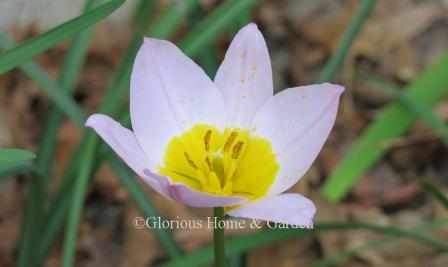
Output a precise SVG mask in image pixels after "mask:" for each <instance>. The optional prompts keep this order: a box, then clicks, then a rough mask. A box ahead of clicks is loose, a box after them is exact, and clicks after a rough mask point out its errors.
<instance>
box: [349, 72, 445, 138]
mask: <svg viewBox="0 0 448 267" xmlns="http://www.w3.org/2000/svg"><path fill="white" fill-rule="evenodd" d="M356 78H359V79H360V80H362V81H364V82H367V83H370V84H372V85H376V86H378V87H379V88H381V89H382V90H384V91H386V92H388V93H390V94H392V95H393V96H394V97H396V98H397V99H398V100H400V101H401V103H402V104H403V105H406V106H407V107H408V108H409V109H410V110H411V111H412V112H414V113H415V115H417V116H418V117H420V119H422V120H423V121H424V122H426V123H427V124H428V125H429V127H431V128H432V129H433V130H434V131H435V132H440V133H441V139H442V141H443V142H444V143H445V144H446V145H448V127H447V125H446V124H445V123H444V122H443V121H442V120H441V119H439V118H437V117H436V116H434V115H433V114H432V112H431V110H430V109H429V108H428V107H427V106H426V105H425V104H423V103H422V102H420V101H419V100H418V99H415V98H413V97H411V96H410V95H408V94H405V93H404V91H403V90H401V89H400V88H399V87H398V86H396V85H394V84H393V83H390V82H388V81H385V80H383V79H380V78H378V77H375V76H373V75H369V74H366V73H357V74H356Z"/></svg>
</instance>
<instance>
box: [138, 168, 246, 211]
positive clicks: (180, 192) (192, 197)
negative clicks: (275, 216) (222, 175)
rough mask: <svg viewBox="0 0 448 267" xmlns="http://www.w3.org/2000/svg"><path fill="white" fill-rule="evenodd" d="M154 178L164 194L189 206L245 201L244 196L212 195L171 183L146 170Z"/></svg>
mask: <svg viewBox="0 0 448 267" xmlns="http://www.w3.org/2000/svg"><path fill="white" fill-rule="evenodd" d="M146 174H147V176H151V177H153V178H154V179H156V180H157V181H158V182H159V183H160V185H161V186H162V188H163V189H164V190H165V195H168V196H169V197H170V198H172V199H174V200H176V201H178V202H181V203H184V204H186V205H189V206H193V207H199V208H209V207H225V206H234V205H239V204H242V203H245V202H247V198H245V197H232V196H220V195H213V194H209V193H205V192H201V191H197V190H195V189H192V188H190V187H188V186H187V185H185V184H182V183H171V181H170V180H168V179H167V178H166V177H163V176H160V175H155V174H153V173H150V172H146Z"/></svg>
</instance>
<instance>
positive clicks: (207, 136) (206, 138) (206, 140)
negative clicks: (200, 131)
mask: <svg viewBox="0 0 448 267" xmlns="http://www.w3.org/2000/svg"><path fill="white" fill-rule="evenodd" d="M211 136H212V131H211V130H208V131H207V133H206V134H205V136H204V145H205V151H210V137H211Z"/></svg>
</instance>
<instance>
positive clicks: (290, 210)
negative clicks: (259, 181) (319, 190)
mask: <svg viewBox="0 0 448 267" xmlns="http://www.w3.org/2000/svg"><path fill="white" fill-rule="evenodd" d="M315 213H316V207H315V206H314V204H313V202H312V201H311V200H309V199H308V198H306V197H304V196H302V195H299V194H292V193H286V194H281V195H277V196H271V197H266V198H262V199H260V200H255V201H253V202H250V203H248V204H245V205H242V206H241V207H238V208H236V209H233V210H230V211H229V212H227V214H229V215H232V216H235V217H243V218H249V219H255V220H263V221H269V222H275V223H283V224H290V225H296V226H299V227H302V228H313V217H314V214H315ZM270 225H271V224H270Z"/></svg>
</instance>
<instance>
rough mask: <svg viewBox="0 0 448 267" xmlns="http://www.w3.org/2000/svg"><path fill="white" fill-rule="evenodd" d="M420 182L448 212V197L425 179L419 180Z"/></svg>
mask: <svg viewBox="0 0 448 267" xmlns="http://www.w3.org/2000/svg"><path fill="white" fill-rule="evenodd" d="M418 181H419V182H420V184H421V185H422V187H423V188H424V189H425V190H426V191H427V192H428V193H430V194H431V195H432V196H433V197H434V198H435V199H436V200H437V201H439V202H440V203H441V204H442V205H443V206H444V207H445V209H447V210H448V197H447V196H446V195H445V194H444V193H442V191H440V189H439V188H438V187H437V186H436V185H435V184H433V183H431V182H430V181H428V180H426V179H424V178H419V179H418Z"/></svg>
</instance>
